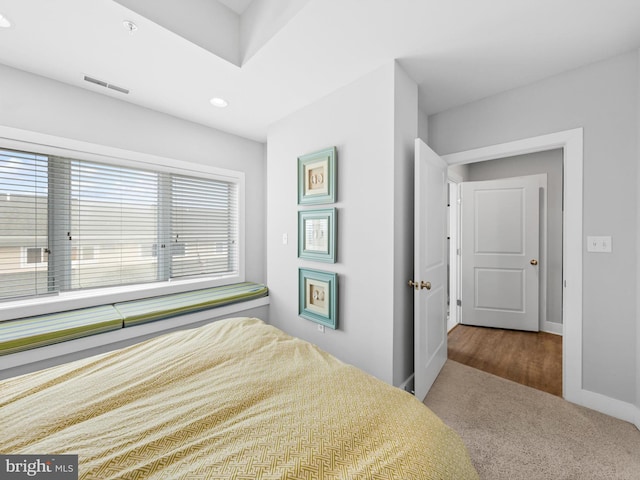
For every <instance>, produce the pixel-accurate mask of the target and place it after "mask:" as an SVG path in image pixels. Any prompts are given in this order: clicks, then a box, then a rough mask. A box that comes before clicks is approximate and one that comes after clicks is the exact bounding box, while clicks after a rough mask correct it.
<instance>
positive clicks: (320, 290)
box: [298, 268, 338, 330]
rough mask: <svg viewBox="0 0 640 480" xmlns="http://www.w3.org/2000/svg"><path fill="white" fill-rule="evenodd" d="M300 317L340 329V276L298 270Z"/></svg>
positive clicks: (304, 269)
mask: <svg viewBox="0 0 640 480" xmlns="http://www.w3.org/2000/svg"><path fill="white" fill-rule="evenodd" d="M298 282H299V286H298V315H300V316H301V317H302V318H306V319H307V320H311V321H313V322H316V323H320V324H322V325H324V326H325V327H329V328H332V329H334V330H335V329H336V328H338V274H337V273H329V272H322V271H320V270H311V269H307V268H300V269H298Z"/></svg>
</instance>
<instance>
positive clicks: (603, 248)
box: [587, 236, 611, 253]
mask: <svg viewBox="0 0 640 480" xmlns="http://www.w3.org/2000/svg"><path fill="white" fill-rule="evenodd" d="M587 252H593V253H611V237H610V236H605V237H591V236H589V237H587Z"/></svg>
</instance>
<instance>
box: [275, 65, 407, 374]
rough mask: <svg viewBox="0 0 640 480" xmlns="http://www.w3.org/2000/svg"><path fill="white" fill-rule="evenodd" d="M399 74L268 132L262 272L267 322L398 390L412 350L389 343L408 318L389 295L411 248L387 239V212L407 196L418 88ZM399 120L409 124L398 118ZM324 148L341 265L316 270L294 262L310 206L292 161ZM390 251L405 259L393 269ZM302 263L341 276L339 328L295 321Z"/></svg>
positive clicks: (377, 77) (352, 88) (333, 98)
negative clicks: (331, 158)
mask: <svg viewBox="0 0 640 480" xmlns="http://www.w3.org/2000/svg"><path fill="white" fill-rule="evenodd" d="M396 69H397V66H396V65H395V64H394V63H390V64H388V65H385V66H384V67H382V68H380V69H378V70H376V71H374V72H372V73H370V74H368V75H366V76H364V77H363V78H361V79H359V80H358V81H356V82H355V83H353V84H351V85H348V86H346V87H343V88H342V89H340V90H338V91H336V92H334V93H332V94H330V95H329V96H327V97H325V98H323V99H322V100H319V101H318V102H316V103H314V104H312V105H310V106H308V107H305V108H304V109H302V110H300V111H298V112H296V113H294V114H292V115H290V116H289V117H287V118H285V119H283V120H281V121H279V122H277V123H276V124H274V125H272V126H271V128H270V129H269V133H268V142H267V159H268V166H267V199H268V201H267V203H268V222H267V262H268V263H267V272H268V285H269V289H270V299H271V304H270V313H269V317H270V322H271V323H272V324H273V325H275V326H277V327H279V328H282V329H284V330H285V331H287V332H289V333H290V334H293V335H295V336H298V337H301V338H304V339H306V340H309V341H311V342H313V343H316V344H317V345H319V346H320V347H321V348H323V349H325V350H327V351H329V352H330V353H332V354H334V355H336V356H337V357H338V358H340V359H342V360H343V361H345V362H348V363H351V364H354V365H356V366H358V367H360V368H362V369H363V370H365V371H367V372H369V373H371V374H373V375H375V376H377V377H378V378H380V379H382V380H384V381H386V382H388V383H396V384H397V380H399V379H400V378H401V379H402V380H404V379H405V378H406V376H405V378H402V377H403V376H404V375H405V374H407V375H408V372H407V371H406V369H407V368H408V366H407V357H406V355H407V353H406V352H403V351H401V346H402V345H406V344H407V343H410V344H411V347H410V348H411V352H412V351H413V350H412V349H413V346H412V345H413V344H412V340H410V341H409V342H407V340H406V339H404V338H402V339H399V338H398V337H397V336H396V337H395V339H394V336H395V335H396V334H398V335H404V334H407V333H408V332H406V330H407V329H408V327H407V326H406V324H402V323H398V322H401V320H398V321H394V315H396V314H405V313H406V314H407V315H408V312H407V306H406V305H404V304H402V302H403V301H404V300H403V299H404V295H402V299H400V298H394V297H396V295H397V292H396V291H395V287H394V285H395V282H396V279H397V278H399V277H401V276H402V275H404V274H405V273H406V272H404V271H403V270H405V269H406V259H405V257H404V254H405V252H403V251H402V250H403V249H405V248H408V241H407V239H406V236H408V235H410V232H405V234H404V235H398V234H396V233H394V226H395V225H396V223H395V220H394V216H395V215H396V212H397V211H400V210H404V204H405V203H406V199H407V194H399V193H397V192H394V190H397V185H404V183H405V182H406V176H407V170H406V169H407V163H406V161H407V151H406V145H405V142H406V139H407V135H409V132H411V135H414V136H415V134H416V132H417V110H416V109H417V103H415V100H413V99H414V97H415V96H417V94H416V93H414V91H413V90H415V85H413V86H412V85H411V82H410V81H408V77H406V76H405V75H404V73H403V72H400V71H397V70H396ZM396 82H397V83H399V84H400V87H399V89H400V90H399V92H398V94H397V95H396V93H395V88H394V83H396ZM396 102H397V103H398V105H397V107H396V105H395V104H396ZM410 103H411V104H412V105H409V104H410ZM405 115H407V117H408V118H409V117H411V118H413V120H411V118H409V119H408V120H405V119H404V116H405ZM400 117H402V118H400ZM394 122H397V123H398V127H397V128H396V127H395V126H394ZM412 122H413V123H412ZM396 142H400V144H398V145H396ZM330 146H336V147H337V151H338V158H337V172H338V189H337V193H338V200H337V203H336V205H335V206H336V207H337V208H338V229H337V230H338V239H337V246H338V248H337V251H338V261H337V263H335V264H322V263H318V262H310V261H306V260H301V259H298V258H297V247H296V243H297V240H296V238H297V233H296V232H297V212H298V210H300V209H303V208H311V207H299V206H298V205H297V200H296V199H297V193H296V192H297V179H296V171H297V167H296V158H297V157H298V156H300V155H302V154H305V153H310V152H314V151H316V150H320V149H323V148H327V147H330ZM396 146H397V148H396ZM396 155H398V156H399V158H397V159H396V158H395V156H396ZM396 161H397V162H399V164H400V165H399V166H398V167H397V169H396V165H395V163H396ZM319 208H321V207H319ZM399 223H400V224H401V225H402V226H401V227H399V228H402V229H405V228H407V224H408V221H407V219H406V218H405V219H400V220H399ZM284 233H286V234H287V235H288V237H289V242H288V244H287V245H283V242H282V235H283V234H284ZM395 247H397V248H398V249H399V255H401V256H402V259H401V260H399V262H400V264H401V265H398V266H396V265H395V257H396V255H395V254H394V248H395ZM299 267H306V268H316V269H319V270H326V271H330V272H337V273H338V274H339V296H340V301H339V328H338V330H335V331H333V330H330V329H326V331H325V333H320V332H318V330H317V329H316V325H315V324H314V323H313V322H310V321H308V320H305V319H302V318H300V317H298V313H297V312H298V273H297V272H298V268H299ZM404 281H406V280H404ZM407 290H408V288H407ZM398 302H400V303H398ZM408 308H410V307H408ZM405 321H411V320H410V319H405ZM394 349H395V351H394Z"/></svg>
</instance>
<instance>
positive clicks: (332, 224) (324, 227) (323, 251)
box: [298, 208, 337, 263]
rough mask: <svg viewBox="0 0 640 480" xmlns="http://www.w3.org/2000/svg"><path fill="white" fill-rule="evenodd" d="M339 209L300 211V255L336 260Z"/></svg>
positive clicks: (300, 256) (312, 258) (332, 261)
mask: <svg viewBox="0 0 640 480" xmlns="http://www.w3.org/2000/svg"><path fill="white" fill-rule="evenodd" d="M336 219H337V211H336V209H335V208H324V209H320V210H301V211H299V212H298V257H299V258H306V259H308V260H316V261H318V262H327V263H335V262H336V236H337V231H336V227H337V220H336Z"/></svg>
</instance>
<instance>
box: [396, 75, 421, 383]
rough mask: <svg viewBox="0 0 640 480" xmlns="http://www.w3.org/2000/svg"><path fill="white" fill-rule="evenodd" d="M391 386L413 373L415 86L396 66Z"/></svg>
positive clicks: (416, 125)
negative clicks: (411, 286) (411, 284)
mask: <svg viewBox="0 0 640 480" xmlns="http://www.w3.org/2000/svg"><path fill="white" fill-rule="evenodd" d="M394 74H395V76H394V89H393V91H394V130H395V132H394V135H395V137H394V185H393V189H394V190H393V194H394V214H393V227H392V228H393V234H394V235H393V286H394V294H393V302H394V305H393V322H394V330H393V351H394V356H393V384H394V385H400V384H401V383H402V382H404V381H405V380H406V379H407V377H408V376H409V375H410V374H411V373H413V289H411V288H408V286H407V281H408V280H409V279H410V278H413V204H414V198H413V195H414V180H413V178H414V163H415V161H414V150H415V140H416V137H417V136H418V125H419V122H420V120H419V114H418V86H417V85H416V83H415V82H414V81H413V80H412V79H411V78H409V76H408V75H407V74H406V72H405V71H404V70H403V69H402V67H400V66H399V65H398V64H396V65H395V71H394Z"/></svg>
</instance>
